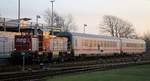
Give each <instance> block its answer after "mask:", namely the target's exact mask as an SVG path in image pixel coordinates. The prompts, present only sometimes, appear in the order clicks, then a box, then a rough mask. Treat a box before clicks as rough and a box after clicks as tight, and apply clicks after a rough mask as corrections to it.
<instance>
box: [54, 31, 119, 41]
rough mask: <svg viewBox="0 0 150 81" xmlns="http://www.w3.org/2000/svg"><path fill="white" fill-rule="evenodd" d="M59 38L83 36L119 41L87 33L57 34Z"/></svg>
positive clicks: (110, 37)
mask: <svg viewBox="0 0 150 81" xmlns="http://www.w3.org/2000/svg"><path fill="white" fill-rule="evenodd" d="M57 35H58V36H69V37H70V36H71V37H72V36H81V37H90V38H104V39H118V40H119V38H117V37H112V36H104V35H94V34H85V33H75V32H61V33H59V34H57Z"/></svg>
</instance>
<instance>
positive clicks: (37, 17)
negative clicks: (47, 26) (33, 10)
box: [34, 15, 41, 35]
mask: <svg viewBox="0 0 150 81" xmlns="http://www.w3.org/2000/svg"><path fill="white" fill-rule="evenodd" d="M39 18H41V17H40V16H39V15H37V16H36V26H35V29H34V30H35V32H34V34H35V35H37V29H38V26H39V23H38V19H39Z"/></svg>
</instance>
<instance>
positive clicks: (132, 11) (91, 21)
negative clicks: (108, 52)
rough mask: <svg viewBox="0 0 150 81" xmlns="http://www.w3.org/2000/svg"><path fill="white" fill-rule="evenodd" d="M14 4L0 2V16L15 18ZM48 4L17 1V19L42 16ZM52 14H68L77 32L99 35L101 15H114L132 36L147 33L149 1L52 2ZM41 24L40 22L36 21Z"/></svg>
mask: <svg viewBox="0 0 150 81" xmlns="http://www.w3.org/2000/svg"><path fill="white" fill-rule="evenodd" d="M17 1H18V0H1V2H0V13H1V15H2V16H4V17H7V18H17ZM48 7H49V8H51V3H50V0H21V17H29V18H32V21H35V16H36V15H41V17H42V16H43V13H44V11H45V10H46V9H47V8H48ZM54 10H55V11H57V12H58V13H59V14H61V15H67V14H72V16H73V17H74V21H75V22H76V24H77V26H78V31H77V32H83V24H87V28H86V33H92V34H99V30H98V26H99V24H100V23H101V21H102V17H103V16H104V15H114V16H117V17H120V18H122V19H124V20H127V21H129V22H131V23H132V24H133V25H134V28H135V30H136V32H137V33H138V34H140V35H142V34H143V33H144V32H148V31H149V32H150V0H55V3H54ZM40 21H41V22H43V18H42V19H40Z"/></svg>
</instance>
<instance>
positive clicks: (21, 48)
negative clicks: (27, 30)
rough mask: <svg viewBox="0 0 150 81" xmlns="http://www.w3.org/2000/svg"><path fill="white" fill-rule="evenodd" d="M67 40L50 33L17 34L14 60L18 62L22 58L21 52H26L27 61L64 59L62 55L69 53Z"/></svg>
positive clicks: (13, 53)
mask: <svg viewBox="0 0 150 81" xmlns="http://www.w3.org/2000/svg"><path fill="white" fill-rule="evenodd" d="M67 41H68V40H67V38H65V37H56V36H52V35H49V34H48V33H43V34H42V35H30V34H26V35H16V36H15V50H14V51H13V52H12V54H11V56H12V60H13V62H14V63H18V60H22V58H21V57H22V55H21V54H22V53H25V60H26V63H33V62H38V63H39V62H41V61H44V62H48V61H51V60H52V59H56V60H61V61H63V59H62V57H63V56H64V54H66V53H67ZM20 63H21V62H20Z"/></svg>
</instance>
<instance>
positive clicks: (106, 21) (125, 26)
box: [100, 15, 136, 37]
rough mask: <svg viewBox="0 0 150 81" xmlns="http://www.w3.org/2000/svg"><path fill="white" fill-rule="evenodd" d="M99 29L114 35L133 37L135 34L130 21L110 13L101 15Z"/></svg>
mask: <svg viewBox="0 0 150 81" xmlns="http://www.w3.org/2000/svg"><path fill="white" fill-rule="evenodd" d="M100 29H101V30H102V31H103V32H106V33H110V34H111V35H112V36H115V37H133V36H135V35H136V34H135V30H134V29H133V28H132V24H131V23H129V22H127V21H124V20H122V19H120V18H118V17H116V16H111V15H105V16H104V17H103V24H101V25H100Z"/></svg>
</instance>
